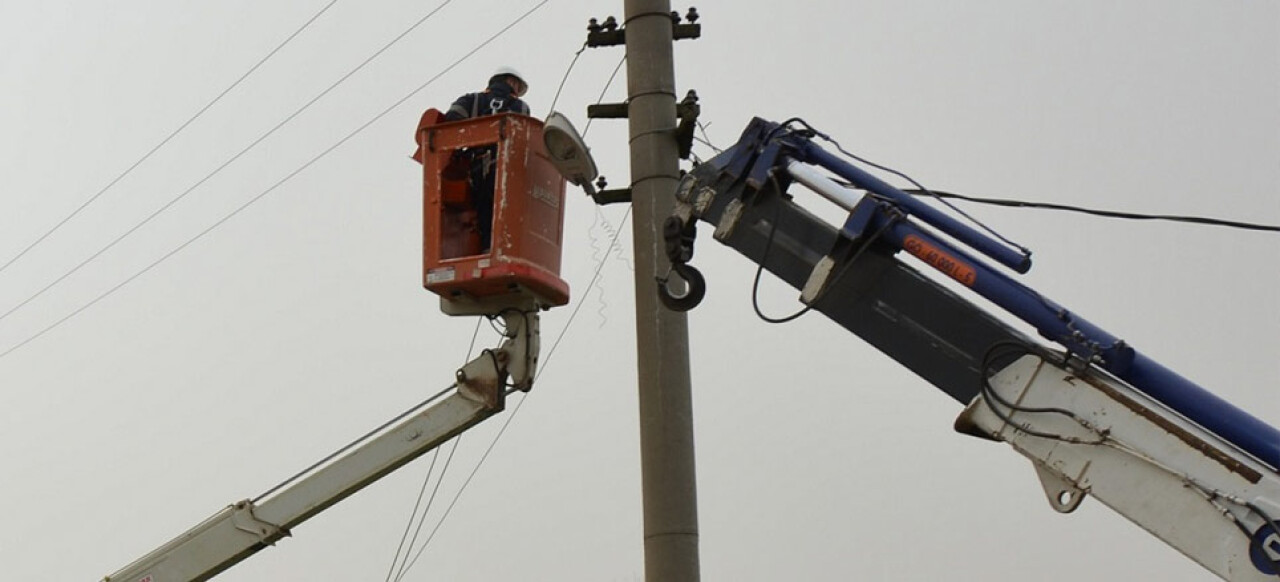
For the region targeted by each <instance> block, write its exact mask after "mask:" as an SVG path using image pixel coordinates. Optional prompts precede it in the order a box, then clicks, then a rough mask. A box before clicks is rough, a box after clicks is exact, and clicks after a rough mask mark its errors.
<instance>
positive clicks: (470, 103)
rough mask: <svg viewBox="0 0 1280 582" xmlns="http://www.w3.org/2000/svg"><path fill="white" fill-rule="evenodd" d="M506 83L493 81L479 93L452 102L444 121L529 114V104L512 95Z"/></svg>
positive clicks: (498, 80) (497, 80)
mask: <svg viewBox="0 0 1280 582" xmlns="http://www.w3.org/2000/svg"><path fill="white" fill-rule="evenodd" d="M512 91H513V89H512V88H511V85H508V84H507V82H506V81H503V80H501V79H495V80H494V82H492V83H490V84H489V88H488V89H485V90H484V91H481V92H479V93H467V94H466V95H463V96H461V97H459V98H458V100H457V101H454V102H453V105H451V106H450V107H449V111H448V112H446V113H445V114H444V119H445V121H457V120H459V119H467V118H471V117H480V116H484V115H494V114H496V113H523V114H525V115H528V114H529V104H527V103H525V102H524V101H521V100H520V98H519V97H516V96H515V95H513V94H512Z"/></svg>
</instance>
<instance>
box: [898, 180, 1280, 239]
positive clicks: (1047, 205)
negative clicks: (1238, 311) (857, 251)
mask: <svg viewBox="0 0 1280 582" xmlns="http://www.w3.org/2000/svg"><path fill="white" fill-rule="evenodd" d="M903 192H906V193H908V194H912V195H917V196H918V195H931V196H936V197H938V198H952V199H955V200H964V201H966V202H973V203H976V204H990V205H993V206H1008V207H1011V208H1039V209H1044V210H1063V211H1067V212H1079V213H1081V214H1091V215H1094V216H1104V217H1107V218H1123V219H1126V220H1168V221H1171V222H1186V223H1191V224H1204V225H1209V226H1225V227H1228V228H1239V229H1244V230H1260V231H1266V232H1280V226H1273V225H1269V224H1256V223H1252V222H1239V221H1235V220H1224V219H1221V218H1207V217H1203V216H1185V215H1176V214H1140V213H1136V212H1120V211H1117V210H1099V209H1096V208H1085V207H1083V206H1071V205H1068V204H1056V203H1052V202H1029V201H1026V200H1010V199H1001V198H978V197H975V196H965V195H962V194H953V193H951V192H942V191H940V190H931V191H928V192H926V191H924V190H903Z"/></svg>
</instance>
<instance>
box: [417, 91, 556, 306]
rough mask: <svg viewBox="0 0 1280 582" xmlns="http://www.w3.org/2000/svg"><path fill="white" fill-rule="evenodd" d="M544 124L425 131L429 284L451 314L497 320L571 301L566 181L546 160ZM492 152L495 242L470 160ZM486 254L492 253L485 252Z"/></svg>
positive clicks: (468, 124) (513, 122) (421, 153)
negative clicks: (563, 274) (564, 265)
mask: <svg viewBox="0 0 1280 582" xmlns="http://www.w3.org/2000/svg"><path fill="white" fill-rule="evenodd" d="M542 128H543V124H542V122H541V121H539V120H537V119H534V118H532V117H529V116H526V115H518V114H514V113H504V114H500V115H491V116H484V117H477V118H473V119H466V120H462V121H454V122H445V121H444V116H443V115H442V114H441V113H440V112H439V111H437V110H435V109H428V110H427V111H426V112H425V113H423V115H422V121H421V122H419V124H418V131H417V136H416V138H417V141H418V151H417V152H416V153H415V154H414V156H413V157H414V159H416V160H418V161H419V162H421V163H422V169H423V181H422V195H423V245H422V259H423V286H425V287H426V288H427V290H428V291H431V292H433V293H435V294H437V295H439V296H440V297H441V309H442V310H443V311H444V312H445V313H449V314H451V315H475V314H488V315H495V314H498V313H500V312H502V311H504V310H506V309H511V308H517V309H528V308H530V307H537V308H541V309H545V308H550V307H555V306H559V305H564V304H566V303H568V302H569V285H568V284H567V283H565V282H564V280H562V279H561V278H560V252H561V243H562V240H563V231H564V192H565V180H564V178H563V177H561V175H560V173H559V172H557V171H556V169H555V167H554V166H553V165H552V164H551V162H550V161H548V159H547V154H546V149H545V146H544V145H543V140H542ZM486 149H489V150H490V151H491V154H490V156H491V157H490V159H491V160H492V163H494V164H495V165H494V166H493V172H494V176H495V178H494V192H493V229H492V233H493V235H492V244H491V245H485V244H484V242H485V241H481V240H480V231H479V228H478V224H477V217H478V213H477V211H476V207H475V200H477V199H478V198H483V197H482V196H481V197H477V196H476V192H474V191H473V186H472V185H470V184H469V183H468V178H469V174H470V173H471V164H472V162H471V161H470V159H471V155H472V154H475V153H476V152H483V151H485V150H486ZM486 246H487V248H486Z"/></svg>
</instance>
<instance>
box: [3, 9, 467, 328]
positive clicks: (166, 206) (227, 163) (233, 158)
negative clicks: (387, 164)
mask: <svg viewBox="0 0 1280 582" xmlns="http://www.w3.org/2000/svg"><path fill="white" fill-rule="evenodd" d="M452 1H453V0H445V1H444V2H443V3H441V4H440V5H439V6H437V7H436V8H435V9H433V10H432V11H431V12H428V13H427V15H426V16H423V17H422V18H421V19H419V20H418V21H417V22H415V23H413V25H412V26H410V27H409V28H407V29H405V31H404V32H402V33H400V35H399V36H397V37H395V38H394V39H391V42H388V43H387V44H385V45H383V47H382V48H380V49H378V50H377V51H376V52H374V53H373V54H372V55H369V57H368V58H366V59H365V60H364V61H363V62H361V63H360V64H359V65H356V67H355V68H354V69H351V70H350V71H348V72H347V74H345V75H343V76H342V77H341V78H339V79H338V80H337V81H335V82H334V83H333V84H332V85H329V87H328V88H326V89H325V90H324V91H321V92H320V93H319V94H318V95H316V96H315V97H312V98H311V100H310V101H308V102H307V103H306V104H304V105H303V106H302V107H299V108H298V109H297V110H296V111H294V112H293V113H292V114H290V115H289V116H288V117H286V118H284V120H283V121H281V122H280V123H277V124H276V125H275V127H272V128H271V129H269V130H267V132H266V133H264V134H262V135H261V136H259V137H258V139H255V140H253V142H252V143H250V144H249V145H248V146H245V148H244V149H242V150H240V152H239V153H237V154H236V155H234V156H231V158H230V159H228V160H227V161H225V162H223V163H222V164H221V165H219V166H218V167H216V168H214V169H213V171H212V172H209V173H208V174H207V175H206V176H205V177H203V178H201V179H200V180H199V181H197V182H196V183H195V184H192V185H191V187H189V188H187V189H186V190H184V191H182V193H181V194H178V195H177V196H176V197H174V198H173V199H172V200H169V201H168V202H166V203H165V204H164V205H163V206H161V207H160V208H158V209H156V210H155V211H154V212H152V213H151V214H150V215H148V216H147V217H146V218H144V219H142V221H141V222H139V223H137V224H135V225H133V227H132V228H130V229H129V230H127V231H125V232H124V234H121V235H120V236H117V237H116V238H115V239H114V240H112V241H111V242H110V243H107V246H104V247H102V248H101V249H99V250H98V252H96V253H94V254H93V255H90V256H89V258H87V259H85V260H83V261H81V262H80V264H78V265H76V266H75V267H72V268H71V270H70V271H67V272H66V273H63V274H62V276H61V277H58V278H57V279H54V280H53V282H52V283H49V284H48V285H45V286H44V287H43V288H42V289H40V290H39V291H36V292H35V294H33V295H31V296H30V297H27V298H26V299H25V300H23V301H22V302H21V303H19V304H17V305H15V306H13V308H11V309H9V311H6V312H4V313H3V314H0V321H3V320H4V319H5V318H6V317H9V316H10V315H12V314H13V313H14V312H15V311H17V310H19V309H22V308H23V307H25V306H26V305H27V304H28V303H31V302H32V301H34V300H35V299H36V298H37V297H40V296H41V295H44V293H45V292H46V291H48V290H49V289H52V288H53V287H54V286H55V285H57V284H59V283H61V282H62V281H64V280H66V278H67V277H70V276H71V275H73V274H75V273H76V272H77V271H79V270H80V269H82V268H84V267H85V265H88V264H89V263H92V262H93V261H94V260H95V259H97V258H98V257H100V256H102V255H103V254H104V253H106V252H107V251H109V250H111V248H112V247H114V246H116V245H117V244H119V243H120V241H123V240H124V239H125V238H127V237H128V236H129V235H131V234H133V233H134V232H137V230H138V229H140V228H142V227H143V226H145V225H146V224H147V223H149V222H151V220H152V219H154V218H155V217H157V216H159V215H160V214H161V213H163V212H164V211H166V210H168V209H169V208H170V207H172V206H173V205H174V204H177V202H178V201H179V200H182V199H183V198H185V197H186V196H187V195H188V194H190V193H191V192H193V191H195V189H196V188H199V187H200V186H201V185H203V184H204V183H205V182H207V181H209V179H211V178H213V177H214V176H216V175H218V174H219V173H221V172H222V170H224V169H226V167H227V166H230V165H231V164H233V163H235V161H236V160H239V159H240V158H241V157H242V156H244V155H245V154H247V153H249V152H250V151H251V150H253V149H254V148H255V147H257V146H258V144H260V143H262V142H263V141H264V140H266V139H267V138H268V137H271V135H273V134H275V132H277V131H279V130H280V128H282V127H284V126H285V125H287V124H288V123H289V122H290V121H293V120H294V118H296V117H298V116H299V115H301V114H302V112H303V111H306V110H307V109H308V108H310V107H311V106H312V105H314V104H315V103H316V102H317V101H319V100H320V99H322V98H324V96H325V95H328V94H329V92H330V91H333V90H334V89H336V88H337V87H338V85H341V84H342V83H343V82H345V81H346V80H347V79H349V78H351V76H352V75H354V74H356V72H358V71H360V69H363V68H364V67H365V66H366V65H368V64H369V63H370V62H372V61H373V60H374V59H376V58H378V56H380V55H381V54H382V53H383V52H386V50H387V49H389V48H391V46H392V45H394V44H396V43H397V42H399V41H400V39H402V38H404V37H405V35H407V34H409V33H410V32H412V31H413V30H414V29H416V28H418V26H420V25H422V23H424V22H426V21H427V19H429V18H431V17H432V16H434V15H435V14H436V13H437V12H439V11H440V10H441V9H442V8H444V7H445V6H447V5H448V4H449V3H450V2H452ZM237 212H238V211H237ZM233 214H234V213H233Z"/></svg>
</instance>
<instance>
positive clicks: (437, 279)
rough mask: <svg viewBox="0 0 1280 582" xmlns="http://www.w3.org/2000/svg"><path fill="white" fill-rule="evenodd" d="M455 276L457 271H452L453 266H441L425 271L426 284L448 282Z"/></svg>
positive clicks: (455, 277)
mask: <svg viewBox="0 0 1280 582" xmlns="http://www.w3.org/2000/svg"><path fill="white" fill-rule="evenodd" d="M457 278H458V276H457V273H455V272H454V270H453V267H442V268H439V269H431V270H430V271H427V284H428V285H433V284H436V283H448V282H449V281H452V280H454V279H457Z"/></svg>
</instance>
